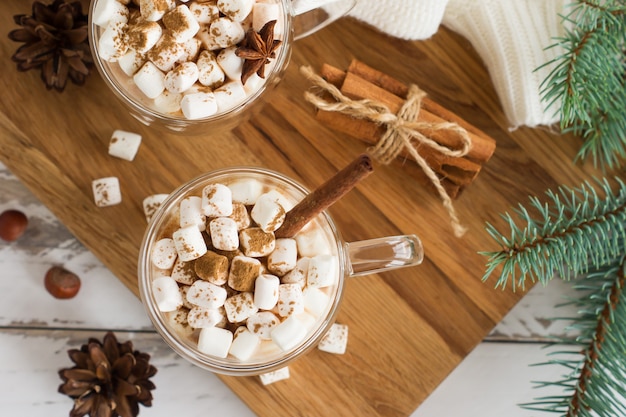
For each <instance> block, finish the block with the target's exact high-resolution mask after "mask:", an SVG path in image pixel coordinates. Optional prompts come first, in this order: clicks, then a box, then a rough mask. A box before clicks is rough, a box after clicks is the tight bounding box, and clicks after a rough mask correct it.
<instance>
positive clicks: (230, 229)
mask: <svg viewBox="0 0 626 417" xmlns="http://www.w3.org/2000/svg"><path fill="white" fill-rule="evenodd" d="M209 234H210V235H211V243H213V246H214V247H215V248H216V249H220V250H226V251H232V250H236V249H237V248H238V247H239V233H238V231H237V223H235V221H234V220H233V219H231V218H229V217H217V218H215V219H213V220H211V221H210V222H209Z"/></svg>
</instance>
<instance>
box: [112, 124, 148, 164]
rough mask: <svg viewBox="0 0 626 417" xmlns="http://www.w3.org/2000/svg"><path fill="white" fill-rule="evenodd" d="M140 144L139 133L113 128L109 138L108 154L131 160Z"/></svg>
mask: <svg viewBox="0 0 626 417" xmlns="http://www.w3.org/2000/svg"><path fill="white" fill-rule="evenodd" d="M139 145H141V135H139V134H137V133H133V132H126V131H124V130H115V131H113V134H112V135H111V139H110V140H109V155H111V156H115V157H117V158H121V159H125V160H127V161H132V160H133V159H135V155H137V151H138V150H139Z"/></svg>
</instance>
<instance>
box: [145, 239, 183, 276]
mask: <svg viewBox="0 0 626 417" xmlns="http://www.w3.org/2000/svg"><path fill="white" fill-rule="evenodd" d="M176 258H177V254H176V247H175V246H174V241H173V240H172V239H170V238H168V237H165V238H163V239H160V240H157V241H156V243H155V244H154V248H153V249H152V253H151V255H150V259H151V261H152V264H153V265H154V266H156V267H157V268H160V269H170V268H171V267H173V266H174V262H176Z"/></svg>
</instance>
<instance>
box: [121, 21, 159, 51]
mask: <svg viewBox="0 0 626 417" xmlns="http://www.w3.org/2000/svg"><path fill="white" fill-rule="evenodd" d="M127 33H128V45H129V46H130V48H132V49H133V50H135V51H137V53H139V54H145V53H146V52H148V51H149V50H150V49H152V47H153V46H154V45H156V44H157V42H158V41H159V39H161V35H162V34H163V28H161V25H159V24H158V23H157V22H150V21H147V22H137V23H135V24H134V25H131V26H129V28H128V32H127Z"/></svg>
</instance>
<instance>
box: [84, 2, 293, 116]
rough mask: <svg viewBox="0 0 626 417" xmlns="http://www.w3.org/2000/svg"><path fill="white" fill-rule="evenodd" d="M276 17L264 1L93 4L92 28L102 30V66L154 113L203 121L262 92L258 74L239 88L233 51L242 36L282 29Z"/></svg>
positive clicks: (273, 8)
mask: <svg viewBox="0 0 626 417" xmlns="http://www.w3.org/2000/svg"><path fill="white" fill-rule="evenodd" d="M137 4H138V6H137ZM280 13H281V12H280V6H279V5H278V4H277V3H271V2H266V0H192V1H189V0H98V1H97V4H96V5H95V7H94V11H93V22H94V23H95V24H96V25H98V26H100V27H102V28H103V32H102V34H101V35H100V38H99V40H98V54H99V56H100V58H101V59H103V60H105V61H108V62H117V64H118V65H119V68H120V69H121V70H122V71H123V72H124V74H126V75H127V76H128V77H130V80H132V81H133V83H134V85H135V86H136V87H137V88H138V89H139V90H140V91H141V93H142V94H143V95H145V97H147V98H148V99H150V100H151V101H148V103H149V104H150V105H151V106H152V108H153V109H154V110H156V111H158V112H161V113H165V114H171V115H180V113H181V112H182V114H183V116H184V117H185V118H187V119H200V118H204V117H209V116H211V115H214V114H217V113H222V112H225V111H227V110H229V109H231V108H233V107H235V106H237V105H238V104H239V103H242V102H243V101H244V100H245V99H246V97H248V96H250V95H252V94H253V93H254V92H256V91H258V90H259V89H260V88H261V86H262V85H263V82H264V80H263V79H262V78H260V77H259V76H258V75H256V74H254V75H253V76H251V77H250V78H248V80H247V81H246V84H245V85H243V84H242V83H241V80H240V79H241V73H242V68H243V62H244V60H243V59H242V58H240V57H238V56H237V55H236V54H235V50H236V49H237V46H238V45H239V44H240V43H241V42H242V41H243V40H244V38H245V33H246V30H247V29H249V28H253V29H254V30H256V31H259V30H260V29H261V28H262V27H263V26H264V25H265V24H266V23H267V22H270V21H273V20H276V21H277V22H280ZM275 31H276V32H277V33H276V35H275V37H276V38H277V39H279V38H280V37H281V33H280V31H281V29H279V25H278V24H277V26H276V27H275ZM266 74H267V71H266ZM123 84H127V83H123Z"/></svg>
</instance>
